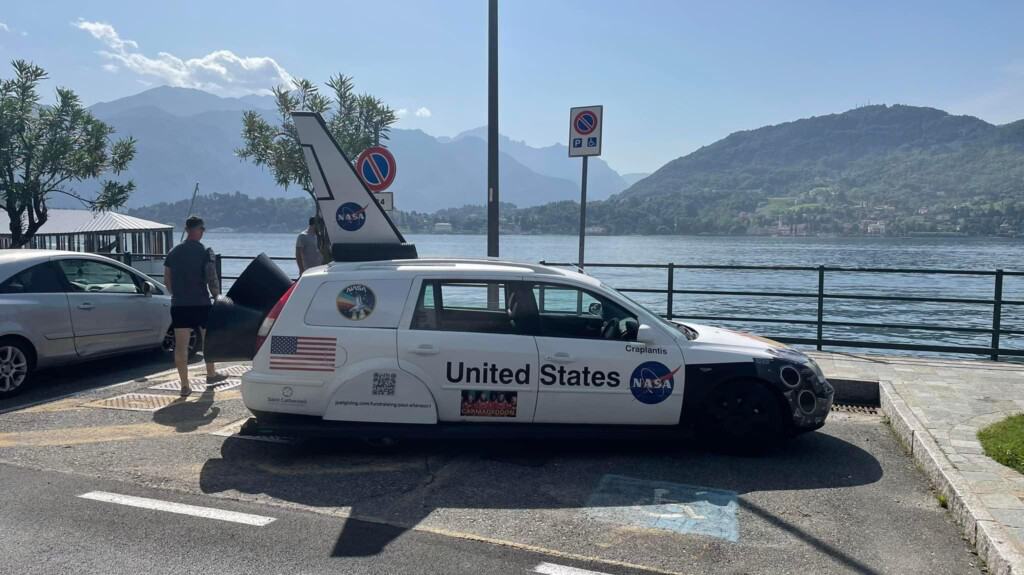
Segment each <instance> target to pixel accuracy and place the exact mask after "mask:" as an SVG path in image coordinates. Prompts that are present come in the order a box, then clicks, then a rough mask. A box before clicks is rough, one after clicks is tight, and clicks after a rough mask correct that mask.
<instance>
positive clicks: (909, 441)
mask: <svg viewBox="0 0 1024 575" xmlns="http://www.w3.org/2000/svg"><path fill="white" fill-rule="evenodd" d="M878 388H879V399H880V401H881V407H882V413H884V414H885V415H886V417H888V418H889V422H890V424H891V425H892V429H893V432H894V433H895V434H896V437H897V438H898V439H899V441H900V443H902V444H903V447H904V448H905V449H906V450H907V451H909V452H910V455H911V457H912V458H913V459H914V461H915V462H916V463H917V464H918V465H920V466H921V468H922V469H923V470H924V472H925V475H927V476H928V479H929V481H931V483H932V485H933V486H934V487H935V490H936V491H938V492H939V493H940V494H942V495H943V496H945V498H946V501H947V504H948V508H949V512H950V513H951V514H952V515H953V520H954V521H955V522H956V524H957V525H958V526H960V528H961V529H962V530H963V534H964V536H965V537H966V538H967V540H968V541H970V542H971V544H972V545H974V547H975V549H976V550H977V552H978V556H979V557H981V559H982V560H983V561H984V562H985V565H986V566H987V567H988V571H989V573H992V574H994V575H1024V554H1022V553H1021V552H1020V551H1019V550H1017V548H1016V546H1015V545H1014V544H1013V543H1012V541H1011V539H1010V537H1009V534H1008V533H1007V532H1006V529H1005V528H1004V527H1003V525H1002V524H1001V523H999V522H998V521H996V520H995V518H993V517H992V514H991V513H989V510H988V509H987V508H986V507H985V506H984V505H983V504H982V503H981V500H980V499H979V498H978V496H977V495H975V494H973V493H971V491H970V486H969V484H968V482H967V481H966V480H965V479H964V477H963V476H962V475H961V474H960V472H959V471H957V469H956V468H955V467H954V466H953V464H952V463H951V462H950V461H949V459H948V458H947V457H946V454H945V453H943V452H942V449H940V448H939V445H938V444H937V443H935V439H934V438H932V436H931V434H930V433H928V430H927V428H926V427H925V426H924V425H922V424H921V421H920V420H918V418H917V416H916V415H914V413H913V412H912V411H911V410H910V407H909V406H908V405H907V403H906V402H905V401H903V398H901V397H900V396H899V394H898V393H897V392H896V388H895V387H894V386H893V385H892V383H891V382H889V381H880V382H879V384H878Z"/></svg>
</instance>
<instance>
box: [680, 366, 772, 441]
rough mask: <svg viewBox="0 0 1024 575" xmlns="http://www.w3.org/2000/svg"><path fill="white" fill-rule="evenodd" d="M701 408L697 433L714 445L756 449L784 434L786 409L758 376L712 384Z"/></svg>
mask: <svg viewBox="0 0 1024 575" xmlns="http://www.w3.org/2000/svg"><path fill="white" fill-rule="evenodd" d="M701 411H702V412H701V416H700V424H699V426H698V433H699V435H700V437H701V439H702V440H703V441H706V442H707V443H708V444H709V445H711V446H713V447H719V448H724V449H727V450H730V451H741V452H752V453H756V452H760V451H764V450H765V449H767V448H769V447H772V446H774V445H777V444H778V443H779V442H781V441H782V439H783V437H785V430H786V426H785V419H784V414H785V411H784V410H783V409H782V405H781V403H780V400H779V398H778V397H777V395H776V394H775V393H774V392H773V391H772V390H771V389H769V388H768V387H767V386H766V385H765V384H764V383H762V382H760V381H757V380H749V379H748V380H737V381H728V382H725V383H721V384H719V385H717V386H715V388H714V389H713V390H712V391H711V393H710V395H709V396H708V398H707V399H706V400H705V403H704V409H702V410H701Z"/></svg>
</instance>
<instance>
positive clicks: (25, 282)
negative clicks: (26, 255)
mask: <svg viewBox="0 0 1024 575" xmlns="http://www.w3.org/2000/svg"><path fill="white" fill-rule="evenodd" d="M63 292H64V282H63V281H61V277H60V274H59V273H58V272H57V270H56V269H54V267H53V264H52V263H50V262H46V263H42V264H39V265H36V266H32V267H30V268H28V269H27V270H22V271H20V272H18V273H16V274H14V276H12V277H11V278H10V279H8V280H7V281H5V282H3V283H2V284H0V293H63Z"/></svg>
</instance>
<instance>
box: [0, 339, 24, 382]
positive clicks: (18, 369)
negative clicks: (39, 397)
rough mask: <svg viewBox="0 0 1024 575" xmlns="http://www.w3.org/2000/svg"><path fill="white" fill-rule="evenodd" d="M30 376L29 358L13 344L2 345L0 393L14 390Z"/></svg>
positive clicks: (0, 355) (0, 350) (0, 354)
mask: <svg viewBox="0 0 1024 575" xmlns="http://www.w3.org/2000/svg"><path fill="white" fill-rule="evenodd" d="M27 377H28V358H27V357H25V352H23V351H21V350H20V349H18V348H17V347H14V346H13V345H5V346H2V347H0V393H6V392H10V391H14V390H15V389H18V388H19V387H21V384H23V383H25V378H27Z"/></svg>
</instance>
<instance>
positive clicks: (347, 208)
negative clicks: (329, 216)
mask: <svg viewBox="0 0 1024 575" xmlns="http://www.w3.org/2000/svg"><path fill="white" fill-rule="evenodd" d="M369 206H370V204H366V205H365V206H360V205H359V204H357V203H355V202H345V203H344V204H341V205H340V206H338V212H337V213H336V214H335V215H334V216H335V219H336V220H338V226H339V227H340V228H341V229H343V230H345V231H346V232H354V231H357V230H359V228H361V227H363V224H365V223H366V208H368V207H369Z"/></svg>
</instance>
